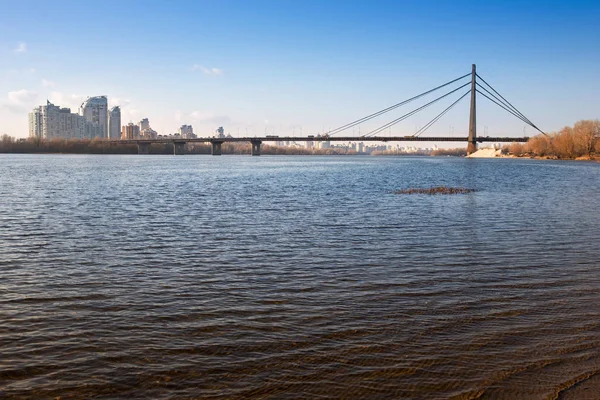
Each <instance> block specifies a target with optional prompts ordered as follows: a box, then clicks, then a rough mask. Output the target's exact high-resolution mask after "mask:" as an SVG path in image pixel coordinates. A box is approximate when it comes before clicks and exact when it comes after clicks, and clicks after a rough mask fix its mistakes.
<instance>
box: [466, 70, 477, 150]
mask: <svg viewBox="0 0 600 400" xmlns="http://www.w3.org/2000/svg"><path fill="white" fill-rule="evenodd" d="M476 79H477V72H476V67H475V64H473V65H472V68H471V112H470V114H469V138H468V144H467V155H469V154H472V153H475V152H476V151H477V111H476V98H475V93H476V89H477V86H476Z"/></svg>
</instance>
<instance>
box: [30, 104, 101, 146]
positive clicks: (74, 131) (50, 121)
mask: <svg viewBox="0 0 600 400" xmlns="http://www.w3.org/2000/svg"><path fill="white" fill-rule="evenodd" d="M29 136H30V137H38V138H40V139H55V138H64V139H85V138H88V139H92V138H94V137H100V136H102V129H101V127H100V125H98V124H95V123H91V122H88V121H87V120H86V118H85V117H83V116H81V115H78V114H74V113H72V112H71V109H70V108H61V107H59V106H55V105H54V104H52V103H50V102H49V101H47V102H46V105H45V106H39V107H36V108H34V109H33V111H32V112H30V113H29Z"/></svg>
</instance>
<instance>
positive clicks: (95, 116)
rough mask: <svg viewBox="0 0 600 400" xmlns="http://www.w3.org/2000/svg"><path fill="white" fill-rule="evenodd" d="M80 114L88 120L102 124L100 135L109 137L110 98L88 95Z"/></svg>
mask: <svg viewBox="0 0 600 400" xmlns="http://www.w3.org/2000/svg"><path fill="white" fill-rule="evenodd" d="M79 114H81V115H82V116H84V117H85V119H86V120H87V121H88V122H91V123H95V124H98V125H99V126H100V134H99V135H98V137H102V138H108V137H109V136H108V99H107V98H106V96H95V97H88V98H87V99H86V100H85V101H84V102H83V103H82V104H81V107H80V108H79Z"/></svg>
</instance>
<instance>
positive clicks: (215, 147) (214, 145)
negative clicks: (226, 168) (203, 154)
mask: <svg viewBox="0 0 600 400" xmlns="http://www.w3.org/2000/svg"><path fill="white" fill-rule="evenodd" d="M210 144H211V149H210V154H212V155H213V156H220V155H221V145H222V144H223V141H221V140H211V142H210Z"/></svg>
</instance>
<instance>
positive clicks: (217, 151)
mask: <svg viewBox="0 0 600 400" xmlns="http://www.w3.org/2000/svg"><path fill="white" fill-rule="evenodd" d="M469 78H470V79H469ZM442 89H444V90H442ZM465 89H466V91H465ZM440 92H442V93H444V92H445V93H444V94H442V95H440V96H438V97H437V98H435V99H433V100H431V101H428V102H427V103H425V104H424V105H421V106H419V107H416V108H414V109H412V110H411V111H409V112H407V113H404V114H402V115H401V116H400V117H397V118H394V119H393V120H391V121H389V122H387V123H385V124H383V125H381V126H379V127H377V128H375V129H372V130H371V131H369V132H367V133H365V134H363V135H359V136H347V135H344V136H343V135H341V134H342V133H343V132H346V131H348V130H349V129H351V128H354V127H356V126H359V125H360V124H363V123H365V122H368V121H371V120H373V119H375V118H378V117H381V116H383V115H385V114H387V113H390V112H392V111H394V110H397V109H399V108H400V107H403V106H407V105H408V104H410V103H413V102H415V101H417V100H419V99H421V98H424V97H425V96H427V95H430V94H433V93H436V94H437V93H440ZM477 94H480V95H481V96H483V98H485V99H486V100H488V101H490V102H492V103H493V104H495V105H496V106H498V107H500V108H502V109H503V110H505V111H506V112H508V113H509V114H511V115H513V116H514V117H516V118H518V119H519V120H521V121H523V122H524V123H525V124H526V125H528V126H531V127H532V128H534V129H535V130H537V131H538V132H540V133H542V134H544V135H546V133H545V132H543V131H542V130H541V129H540V128H538V127H537V126H536V125H535V124H534V123H533V122H531V120H529V119H528V118H527V117H526V116H525V115H524V114H523V113H522V112H520V111H519V110H518V109H517V108H516V107H515V106H513V105H512V104H511V103H510V102H509V101H508V100H506V99H505V98H504V96H502V95H501V94H500V93H499V92H498V91H497V90H496V89H494V87H492V86H491V85H490V84H489V83H488V82H486V81H485V80H484V79H483V78H482V77H481V76H479V75H478V74H477V70H476V66H475V64H473V66H472V69H471V72H470V73H468V74H465V75H463V76H460V77H458V78H456V79H452V80H451V81H448V82H446V83H444V84H442V85H439V86H437V87H435V88H433V89H430V90H427V91H425V92H423V93H420V94H418V95H416V96H413V97H411V98H409V99H407V100H404V101H402V102H400V103H397V104H394V105H392V106H390V107H387V108H384V109H382V110H379V111H377V112H375V113H372V114H369V115H367V116H365V117H363V118H359V119H357V120H355V121H352V122H349V123H347V124H345V125H342V126H340V127H338V128H335V129H332V130H330V131H329V132H325V133H324V134H323V135H317V136H312V135H311V136H274V135H273V136H268V135H265V136H263V137H236V138H233V137H227V138H221V137H204V138H202V137H201V138H195V139H180V138H159V139H130V140H117V141H115V142H118V143H124V144H125V143H135V144H137V145H138V152H139V153H140V154H148V152H149V146H150V145H151V144H152V143H163V144H164V143H172V144H173V145H174V146H173V149H174V154H183V153H184V148H185V144H186V143H211V146H212V154H213V155H221V145H222V144H223V143H225V142H250V143H251V144H252V150H251V154H252V155H255V156H257V155H260V146H261V144H262V142H272V141H294V142H296V141H298V142H301V141H306V142H332V141H333V142H355V141H368V142H467V153H468V154H470V153H473V152H474V151H476V150H477V143H482V142H493V143H497V142H527V141H528V140H529V138H528V137H526V136H525V137H509V136H495V137H489V136H485V137H481V136H477ZM453 95H454V96H456V95H458V98H457V99H456V100H455V101H454V102H452V103H451V104H450V105H449V106H448V107H446V108H445V109H444V110H443V111H442V112H440V113H439V114H437V115H436V116H435V117H434V118H432V119H431V120H430V121H429V122H427V123H426V124H425V125H424V126H423V127H421V128H419V129H418V130H417V131H416V132H415V133H414V134H413V135H406V136H383V135H382V134H383V133H384V132H385V131H386V130H388V129H390V128H391V127H392V126H394V125H397V124H399V123H400V122H402V121H404V120H406V119H408V118H410V117H411V116H413V115H415V114H418V113H420V112H422V111H423V110H425V109H427V108H429V107H430V106H432V105H434V104H436V103H437V102H439V101H441V100H443V99H445V98H450V99H451V98H452V96H453ZM469 95H470V100H471V106H470V112H469V132H468V136H466V137H447V136H446V137H444V136H442V137H440V136H421V135H422V134H423V133H425V132H426V131H427V130H429V128H431V127H432V126H433V125H434V124H435V123H436V122H437V121H439V120H440V119H441V118H442V117H443V116H444V115H446V114H447V113H448V112H449V111H450V110H451V109H452V108H454V107H455V106H456V105H457V104H458V103H459V102H460V101H461V100H463V99H464V98H466V97H467V96H469Z"/></svg>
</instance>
